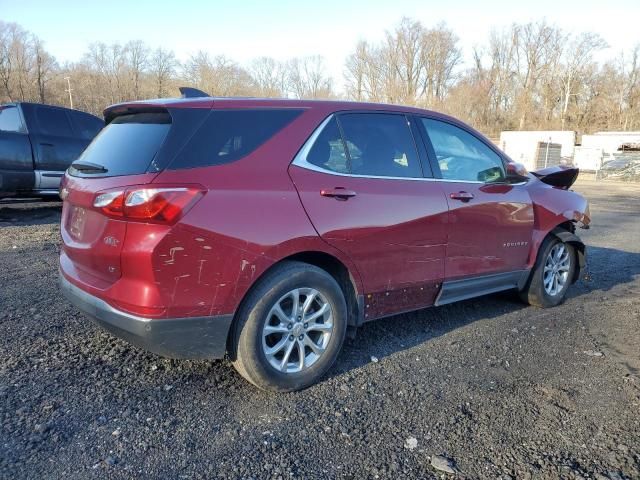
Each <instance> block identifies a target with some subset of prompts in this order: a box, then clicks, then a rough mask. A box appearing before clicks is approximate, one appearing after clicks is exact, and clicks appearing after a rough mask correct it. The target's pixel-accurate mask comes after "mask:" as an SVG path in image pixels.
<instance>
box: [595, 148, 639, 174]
mask: <svg viewBox="0 0 640 480" xmlns="http://www.w3.org/2000/svg"><path fill="white" fill-rule="evenodd" d="M612 157H613V156H612ZM597 178H598V179H601V180H604V179H606V178H608V179H615V180H629V181H632V180H637V179H639V178H640V154H637V153H635V152H633V153H628V154H625V153H623V154H620V156H619V157H618V158H614V159H613V160H609V161H607V162H605V163H603V164H602V167H601V168H600V170H598V172H597Z"/></svg>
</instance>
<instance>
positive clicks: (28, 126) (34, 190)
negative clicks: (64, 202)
mask: <svg viewBox="0 0 640 480" xmlns="http://www.w3.org/2000/svg"><path fill="white" fill-rule="evenodd" d="M103 126H104V122H103V121H102V120H101V119H100V118H98V117H95V116H93V115H90V114H88V113H84V112H80V111H78V110H69V109H68V108H62V107H54V106H51V105H42V104H38V103H27V102H20V103H9V104H5V105H0V197H6V196H14V195H35V196H57V195H58V188H59V186H60V179H61V178H62V175H63V174H64V171H65V170H66V169H67V167H68V166H69V165H71V162H73V161H74V160H76V159H77V158H78V157H79V156H80V154H81V153H82V151H83V150H84V149H85V148H86V146H87V145H89V143H90V142H91V140H93V137H95V136H96V134H97V133H98V132H99V131H100V130H101V129H102V127H103Z"/></svg>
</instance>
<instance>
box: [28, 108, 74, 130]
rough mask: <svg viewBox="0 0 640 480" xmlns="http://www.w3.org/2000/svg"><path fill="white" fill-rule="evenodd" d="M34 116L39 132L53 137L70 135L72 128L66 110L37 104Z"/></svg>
mask: <svg viewBox="0 0 640 480" xmlns="http://www.w3.org/2000/svg"><path fill="white" fill-rule="evenodd" d="M36 118H37V120H38V126H39V127H40V133H42V134H43V135H51V136H54V137H72V136H73V129H72V128H71V122H70V121H69V117H68V116H67V112H65V111H64V110H60V109H58V108H47V107H42V106H39V107H37V108H36Z"/></svg>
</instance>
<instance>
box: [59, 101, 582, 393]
mask: <svg viewBox="0 0 640 480" xmlns="http://www.w3.org/2000/svg"><path fill="white" fill-rule="evenodd" d="M105 119H106V124H107V126H106V127H105V129H104V130H103V131H102V132H101V133H100V134H99V135H98V136H97V137H96V139H95V140H94V141H93V143H92V144H91V145H90V146H89V147H88V148H87V149H86V150H85V152H84V153H83V154H82V156H81V157H80V158H79V159H78V160H77V161H76V162H74V163H73V164H72V165H71V167H70V168H69V170H68V172H67V174H66V175H65V178H64V181H63V189H62V196H63V197H64V206H63V212H62V226H61V233H62V240H63V244H62V250H61V253H60V272H61V276H60V281H61V285H62V289H63V291H64V292H65V294H66V296H67V297H68V298H69V299H70V300H71V302H72V303H74V304H75V305H76V306H78V307H79V309H80V310H82V311H84V312H85V313H86V314H87V315H88V316H89V317H91V318H93V319H94V320H96V321H97V322H98V323H99V324H101V325H102V326H103V327H104V328H106V329H107V330H110V331H111V332H113V333H114V334H115V335H117V336H119V337H122V338H124V339H126V340H128V341H130V342H131V343H133V344H136V345H139V346H141V347H143V348H145V349H148V350H150V351H152V352H155V353H157V354H160V355H163V356H168V357H174V358H194V359H195V358H220V357H222V356H224V355H225V354H227V355H228V357H229V358H230V359H231V361H232V362H233V365H234V366H235V367H236V369H237V370H238V371H239V372H240V374H242V376H244V377H245V378H246V379H247V380H249V381H250V382H252V383H253V384H255V385H257V386H258V387H260V388H263V389H272V390H277V391H292V390H298V389H301V388H304V387H307V386H309V385H311V384H313V383H314V382H317V381H318V380H319V379H320V378H321V377H322V376H323V374H325V372H327V370H328V369H329V368H330V367H331V365H332V364H333V363H334V362H335V360H336V357H337V356H338V352H339V351H340V349H341V347H342V343H343V340H344V338H345V335H346V334H347V331H348V330H350V331H353V330H354V329H355V328H356V327H358V326H360V325H362V324H363V323H364V322H368V321H371V320H374V319H377V318H381V317H386V316H389V315H395V314H398V313H401V312H407V311H411V310H416V309H421V308H424V307H429V306H434V305H444V304H447V303H451V302H456V301H459V300H464V299H467V298H471V297H476V296H479V295H485V294H489V293H492V292H497V291H501V290H509V289H514V290H517V291H519V292H520V295H521V296H522V298H523V299H524V300H525V301H526V302H529V303H530V304H533V305H537V306H539V307H551V306H554V305H557V304H558V303H560V302H561V301H562V300H563V298H564V296H565V294H566V292H567V289H568V288H569V286H570V284H571V283H573V282H575V281H576V279H577V278H578V276H579V272H580V269H581V268H582V267H583V266H584V254H585V247H584V245H583V243H582V242H581V241H580V239H579V238H578V237H577V236H576V235H575V233H574V232H575V227H576V225H579V226H588V224H589V221H590V220H589V209H588V205H587V201H586V200H585V199H584V198H583V197H582V196H580V195H579V194H577V193H575V192H572V191H570V190H568V187H569V186H570V185H571V183H572V182H573V180H575V177H576V175H577V170H576V169H567V168H562V167H552V168H551V169H547V170H546V171H544V172H540V173H538V176H536V175H530V174H527V172H526V171H524V170H522V169H520V168H519V167H518V166H517V165H516V164H513V163H512V162H511V161H510V160H509V158H508V157H506V155H505V154H504V153H502V152H501V151H500V150H498V149H497V148H496V147H494V146H493V145H492V143H491V142H490V141H489V140H487V139H486V138H485V137H484V136H482V135H481V134H480V133H478V132H476V131H475V130H473V129H472V128H470V127H469V126H467V125H465V124H464V123H462V122H460V121H458V120H456V119H454V118H451V117H449V116H446V115H442V114H439V113H435V112H431V111H426V110H420V109H416V108H409V107H400V106H391V105H376V104H366V103H348V102H335V101H302V100H268V99H225V98H187V99H174V100H163V101H161V100H157V101H147V102H133V103H124V104H119V105H114V106H112V107H109V108H107V109H106V111H105ZM538 177H540V178H538ZM545 182H547V183H545Z"/></svg>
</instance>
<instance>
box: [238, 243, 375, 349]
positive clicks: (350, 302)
mask: <svg viewBox="0 0 640 480" xmlns="http://www.w3.org/2000/svg"><path fill="white" fill-rule="evenodd" d="M290 261H297V262H301V263H307V264H309V265H313V266H316V267H318V268H321V269H322V270H324V271H325V272H327V273H328V274H329V275H331V276H332V277H333V278H334V279H335V280H336V282H337V283H338V285H339V286H340V289H341V290H342V293H343V294H344V297H345V301H346V303H347V314H348V317H347V325H348V326H350V327H356V326H359V325H361V324H362V323H363V319H364V296H363V294H362V290H361V288H362V286H361V283H360V281H359V278H358V273H357V272H355V271H353V270H352V269H350V268H349V267H348V266H347V264H346V263H345V262H343V261H342V260H341V259H340V258H338V257H337V256H335V255H332V254H330V253H327V252H324V251H320V250H307V251H300V252H296V253H292V254H290V255H288V256H285V257H282V258H280V259H279V260H278V261H276V262H274V263H273V264H271V265H270V266H269V267H268V268H266V269H265V270H264V271H263V272H262V273H261V274H260V275H259V276H258V277H257V278H256V279H255V281H254V282H253V283H252V285H251V287H249V289H248V290H247V291H246V292H245V294H244V295H243V297H242V299H241V301H240V302H239V304H238V308H237V309H236V311H235V313H234V315H233V321H232V325H233V324H235V323H236V322H237V317H238V314H239V312H241V311H242V305H243V304H244V302H245V301H246V299H247V298H248V297H249V296H250V295H251V293H252V292H253V291H254V289H255V288H256V285H258V284H259V282H260V281H261V280H262V279H263V278H265V277H266V276H267V275H269V274H270V272H272V271H273V270H274V269H275V268H277V267H278V266H279V265H282V264H283V263H285V262H290ZM233 331H234V329H233V327H232V328H230V329H229V335H228V337H227V351H228V352H231V350H230V347H231V343H232V342H233Z"/></svg>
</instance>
